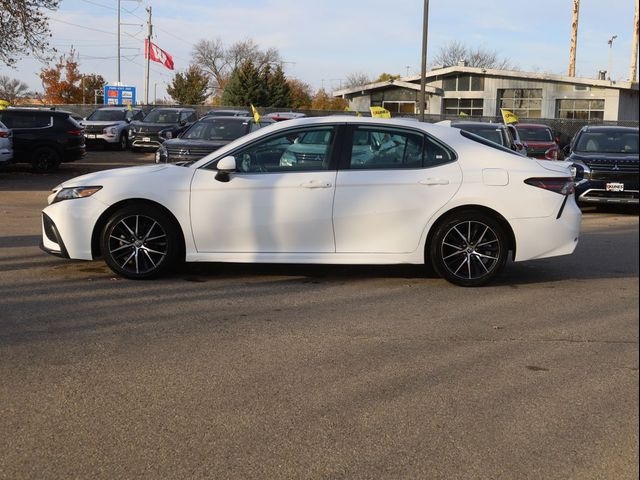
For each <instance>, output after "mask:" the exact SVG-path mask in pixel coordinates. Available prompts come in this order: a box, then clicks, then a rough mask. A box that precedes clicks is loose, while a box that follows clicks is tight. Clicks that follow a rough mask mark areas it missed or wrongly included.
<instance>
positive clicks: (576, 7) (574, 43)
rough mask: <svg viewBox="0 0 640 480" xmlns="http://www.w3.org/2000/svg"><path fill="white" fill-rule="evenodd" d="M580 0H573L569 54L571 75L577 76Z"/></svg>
mask: <svg viewBox="0 0 640 480" xmlns="http://www.w3.org/2000/svg"><path fill="white" fill-rule="evenodd" d="M579 13H580V0H573V20H572V21H571V51H570V54H569V76H570V77H575V76H576V49H577V48H578V15H579Z"/></svg>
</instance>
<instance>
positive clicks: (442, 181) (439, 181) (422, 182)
mask: <svg viewBox="0 0 640 480" xmlns="http://www.w3.org/2000/svg"><path fill="white" fill-rule="evenodd" d="M420 185H428V186H431V185H449V180H447V179H446V178H425V179H424V180H420Z"/></svg>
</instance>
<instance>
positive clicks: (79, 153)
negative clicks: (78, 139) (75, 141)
mask: <svg viewBox="0 0 640 480" xmlns="http://www.w3.org/2000/svg"><path fill="white" fill-rule="evenodd" d="M86 154H87V149H86V147H85V146H84V145H82V146H81V147H72V148H67V149H65V151H64V153H63V155H62V161H63V162H75V161H76V160H80V159H81V158H82V157H84V156H85V155H86Z"/></svg>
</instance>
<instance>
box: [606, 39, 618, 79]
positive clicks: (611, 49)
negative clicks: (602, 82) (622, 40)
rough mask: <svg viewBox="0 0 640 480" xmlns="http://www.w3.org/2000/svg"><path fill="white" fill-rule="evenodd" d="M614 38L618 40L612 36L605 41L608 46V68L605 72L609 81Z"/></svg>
mask: <svg viewBox="0 0 640 480" xmlns="http://www.w3.org/2000/svg"><path fill="white" fill-rule="evenodd" d="M616 38H618V36H617V35H614V36H612V37H611V38H610V39H609V40H608V41H607V43H608V44H609V66H608V67H607V72H608V73H609V80H611V68H612V51H613V41H614V40H615V39H616Z"/></svg>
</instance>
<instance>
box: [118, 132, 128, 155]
mask: <svg viewBox="0 0 640 480" xmlns="http://www.w3.org/2000/svg"><path fill="white" fill-rule="evenodd" d="M118 143H119V145H118V146H119V147H120V150H122V151H125V150H126V149H127V148H128V147H129V137H128V136H127V132H122V133H121V134H120V139H119V141H118Z"/></svg>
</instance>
